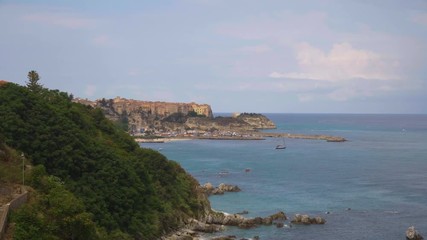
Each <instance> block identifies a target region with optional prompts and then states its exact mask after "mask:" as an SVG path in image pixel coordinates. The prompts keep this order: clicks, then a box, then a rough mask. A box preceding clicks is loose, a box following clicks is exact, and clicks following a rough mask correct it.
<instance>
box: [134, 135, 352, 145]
mask: <svg viewBox="0 0 427 240" xmlns="http://www.w3.org/2000/svg"><path fill="white" fill-rule="evenodd" d="M266 138H293V139H308V140H324V141H327V142H345V141H347V139H345V138H343V137H340V136H330V135H319V134H314V135H308V134H295V133H271V132H252V133H250V134H247V133H242V134H238V135H236V136H173V137H169V136H165V137H158V138H138V137H136V138H135V141H136V142H138V143H165V142H174V141H188V140H196V139H199V140H243V141H248V140H249V141H253V140H255V141H256V140H265V139H266Z"/></svg>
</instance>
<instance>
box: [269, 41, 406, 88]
mask: <svg viewBox="0 0 427 240" xmlns="http://www.w3.org/2000/svg"><path fill="white" fill-rule="evenodd" d="M296 60H297V63H298V67H299V70H300V71H298V72H285V73H279V72H272V73H271V74H270V75H269V76H270V77H272V78H291V79H311V80H324V81H332V82H333V81H341V80H350V79H370V80H393V79H398V78H399V76H398V75H397V74H395V71H394V70H393V69H395V68H396V67H398V65H399V63H398V62H397V61H396V60H393V59H388V58H386V57H384V56H381V55H380V54H378V53H375V52H372V51H368V50H363V49H355V48H353V47H352V46H351V45H350V44H349V43H340V44H334V45H333V46H332V49H331V50H330V51H329V52H324V51H323V50H321V49H318V48H315V47H313V46H311V45H310V44H308V43H301V44H298V46H297V47H296Z"/></svg>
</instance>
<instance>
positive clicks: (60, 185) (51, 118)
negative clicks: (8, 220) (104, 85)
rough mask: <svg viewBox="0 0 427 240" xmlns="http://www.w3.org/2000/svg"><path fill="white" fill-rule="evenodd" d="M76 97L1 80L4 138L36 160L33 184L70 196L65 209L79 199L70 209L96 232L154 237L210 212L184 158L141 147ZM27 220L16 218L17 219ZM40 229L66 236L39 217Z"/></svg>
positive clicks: (42, 191)
mask: <svg viewBox="0 0 427 240" xmlns="http://www.w3.org/2000/svg"><path fill="white" fill-rule="evenodd" d="M71 98H72V96H70V95H68V94H67V93H64V92H60V91H58V90H47V89H43V88H42V89H37V90H35V89H31V88H27V87H22V86H19V85H16V84H13V83H7V84H3V85H0V140H2V142H3V143H4V144H6V145H7V146H9V147H11V148H14V149H16V150H17V151H19V152H23V153H24V154H25V156H26V157H27V159H28V160H30V161H31V163H32V164H33V165H34V166H36V167H34V169H33V171H32V172H33V174H32V175H33V176H32V178H31V182H30V183H31V184H32V186H33V187H34V188H35V189H36V190H37V192H38V193H40V194H45V195H43V196H44V197H46V196H50V198H48V199H57V200H58V201H59V199H61V198H62V196H64V197H63V198H64V199H65V200H64V201H65V202H66V201H67V200H68V201H69V202H67V204H65V205H64V204H63V203H60V202H57V204H59V208H60V209H61V208H64V207H66V206H67V205H68V204H73V203H75V208H76V209H68V210H69V211H70V212H71V213H72V215H73V217H75V218H77V219H79V218H78V217H76V216H77V215H79V214H80V215H81V216H79V217H80V218H82V219H83V220H82V219H80V220H81V221H80V220H79V221H80V222H79V224H84V223H87V227H88V231H89V232H88V234H92V235H90V236H91V238H109V237H108V234H110V237H111V236H113V235H115V236H122V237H123V238H125V236H126V234H129V235H130V236H132V238H135V239H155V238H157V237H159V236H161V235H162V234H164V233H166V232H169V231H171V230H173V229H176V228H177V227H179V226H180V225H182V223H183V221H184V219H187V218H188V217H200V216H201V215H202V214H204V211H205V209H207V208H208V207H209V206H208V205H209V203H208V201H207V200H206V198H204V197H203V196H202V195H201V194H199V193H198V191H197V186H198V183H197V181H196V180H195V179H193V178H192V177H191V176H190V175H188V174H187V173H186V172H185V171H184V170H183V169H182V168H181V167H180V166H179V164H177V163H176V162H173V161H169V160H167V159H166V158H165V157H164V156H163V155H161V154H159V153H158V152H156V151H153V150H148V149H141V148H140V147H139V145H138V144H137V143H135V142H134V140H133V139H132V138H131V137H130V136H129V135H128V134H127V133H125V132H124V131H123V130H121V129H120V128H119V127H117V126H116V125H115V124H114V123H112V122H111V121H109V120H108V119H106V118H105V117H104V114H103V113H102V111H101V110H99V109H93V108H91V107H88V106H84V105H81V104H77V103H72V102H71ZM34 195H37V194H34ZM51 195H53V196H51ZM35 199H36V200H35V201H34V204H39V205H40V206H39V205H37V206H39V208H40V211H42V212H43V211H44V212H45V213H46V214H48V212H47V211H48V210H49V209H50V208H53V207H54V206H56V205H55V204H50V203H49V201H48V202H47V203H46V199H44V200H43V197H39V198H37V196H35ZM43 201H44V202H43ZM52 201H55V200H52ZM61 204H62V205H64V206H62V205H61ZM52 205H54V206H52ZM57 207H58V206H57ZM50 210H52V209H50ZM22 211H25V208H24V210H22ZM22 211H21V212H22ZM27 211H28V210H27ZM52 211H53V210H52ZM58 211H60V210H58ZM53 214H55V211H53ZM18 216H22V214H21V215H19V214H18ZM24 216H25V214H24ZM51 217H52V216H51ZM53 217H55V215H53ZM24 220H25V217H24ZM24 220H22V217H21V218H19V217H17V218H16V221H17V226H18V227H19V226H20V225H19V221H24ZM27 220H28V219H27ZM91 221H93V222H94V225H93V226H92V225H91ZM30 222H31V221H30ZM58 222H59V223H60V222H61V221H58ZM59 223H58V224H59ZM72 226H74V225H72ZM77 226H78V225H77ZM85 226H86V225H85ZM74 227H76V226H74ZM92 228H93V229H95V230H96V231H95V230H93V231H92V230H90V229H92ZM35 229H36V230H37V229H38V230H37V231H39V232H40V233H41V232H45V233H46V232H48V233H49V234H51V236H53V237H54V236H56V237H58V238H59V239H64V236H60V235H58V234H63V233H61V231H57V230H55V227H52V226H51V227H46V226H45V225H44V224H41V223H39V225H37V226H33V229H29V230H28V229H27V230H28V231H36V230H35ZM23 231H25V229H23ZM75 231H79V228H76V229H75ZM69 234H73V228H72V227H71V228H70V233H69ZM106 234H107V235H106ZM53 237H52V239H56V238H53ZM84 238H85V237H84V236H80V235H78V234H77V235H73V236H69V239H84ZM117 238H118V237H117Z"/></svg>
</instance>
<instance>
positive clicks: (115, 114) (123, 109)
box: [74, 97, 213, 133]
mask: <svg viewBox="0 0 427 240" xmlns="http://www.w3.org/2000/svg"><path fill="white" fill-rule="evenodd" d="M74 101H75V102H79V103H82V104H85V105H90V106H92V107H99V108H101V109H103V110H104V113H105V114H106V116H107V117H108V118H109V119H111V120H113V121H116V122H123V123H126V124H127V125H128V129H129V130H130V131H131V132H133V133H142V132H144V131H154V130H159V129H162V130H170V128H172V129H175V128H179V126H180V125H182V123H183V122H185V120H186V119H187V117H189V116H198V117H204V118H207V119H212V118H213V114H212V109H211V107H210V106H209V105H208V104H197V103H171V102H150V101H138V100H133V99H125V98H120V97H117V98H115V99H99V100H96V101H90V100H87V99H80V98H76V99H75V100H74ZM168 123H169V124H168ZM177 124H178V125H177ZM168 126H169V127H168Z"/></svg>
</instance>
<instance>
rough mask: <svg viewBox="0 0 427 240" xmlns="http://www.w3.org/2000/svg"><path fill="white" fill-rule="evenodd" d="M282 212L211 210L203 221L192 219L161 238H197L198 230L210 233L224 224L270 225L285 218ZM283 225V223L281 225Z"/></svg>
mask: <svg viewBox="0 0 427 240" xmlns="http://www.w3.org/2000/svg"><path fill="white" fill-rule="evenodd" d="M286 219H287V217H286V215H285V213H284V212H278V213H275V214H273V215H270V216H268V217H265V218H261V217H256V218H245V217H242V216H240V215H238V214H226V213H222V212H216V211H213V210H212V211H211V212H210V213H209V214H208V215H207V216H206V218H205V219H204V220H203V221H199V220H195V219H192V220H191V221H189V222H188V224H187V225H186V227H185V228H183V229H180V230H178V231H176V232H175V233H173V234H170V235H168V236H164V237H162V238H161V239H162V240H187V239H189V240H192V239H198V238H197V236H198V232H204V233H211V232H218V231H222V230H224V226H237V227H239V228H244V229H249V228H254V227H257V226H259V225H272V224H273V223H274V222H275V221H279V222H278V223H280V222H281V221H284V220H286ZM279 225H280V224H279ZM282 226H283V225H282ZM235 238H236V237H235V236H223V237H222V238H219V239H235Z"/></svg>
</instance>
